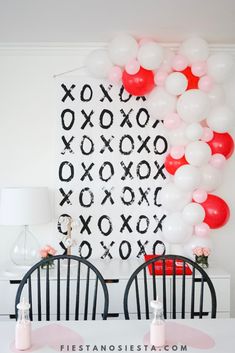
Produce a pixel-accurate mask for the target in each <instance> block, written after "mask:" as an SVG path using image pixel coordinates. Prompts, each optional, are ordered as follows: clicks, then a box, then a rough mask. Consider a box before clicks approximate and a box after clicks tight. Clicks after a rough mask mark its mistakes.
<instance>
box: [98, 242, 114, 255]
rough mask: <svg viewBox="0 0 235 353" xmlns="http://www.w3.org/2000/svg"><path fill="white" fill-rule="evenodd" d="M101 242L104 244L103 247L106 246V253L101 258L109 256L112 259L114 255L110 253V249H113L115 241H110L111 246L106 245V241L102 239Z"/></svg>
mask: <svg viewBox="0 0 235 353" xmlns="http://www.w3.org/2000/svg"><path fill="white" fill-rule="evenodd" d="M100 244H101V245H102V246H103V248H104V250H105V252H104V254H103V255H102V256H101V259H105V258H106V257H107V256H108V257H109V258H110V259H112V258H113V257H112V255H111V254H110V249H111V247H112V246H113V245H114V244H115V241H112V242H111V243H110V245H109V247H107V246H106V245H104V242H103V241H101V242H100Z"/></svg>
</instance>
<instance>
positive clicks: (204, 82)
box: [198, 76, 213, 92]
mask: <svg viewBox="0 0 235 353" xmlns="http://www.w3.org/2000/svg"><path fill="white" fill-rule="evenodd" d="M198 88H199V89H200V90H201V91H203V92H210V91H211V90H212V88H213V81H212V79H211V78H210V76H202V77H201V78H200V80H199V81H198Z"/></svg>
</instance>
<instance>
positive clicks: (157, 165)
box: [153, 161, 166, 180]
mask: <svg viewBox="0 0 235 353" xmlns="http://www.w3.org/2000/svg"><path fill="white" fill-rule="evenodd" d="M154 164H155V166H156V167H157V174H156V175H155V176H154V177H153V179H155V180H156V179H157V178H158V177H159V175H161V177H162V179H164V180H165V179H166V176H165V174H164V172H163V170H164V168H165V166H164V164H163V165H162V166H161V167H160V165H159V164H158V162H157V161H155V162H154Z"/></svg>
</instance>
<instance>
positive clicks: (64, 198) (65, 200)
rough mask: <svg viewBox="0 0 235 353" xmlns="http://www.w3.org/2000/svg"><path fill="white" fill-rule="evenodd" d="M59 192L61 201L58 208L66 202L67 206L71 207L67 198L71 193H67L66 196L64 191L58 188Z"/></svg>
mask: <svg viewBox="0 0 235 353" xmlns="http://www.w3.org/2000/svg"><path fill="white" fill-rule="evenodd" d="M59 191H60V192H61V194H62V196H63V199H62V200H61V201H60V206H63V204H64V203H65V202H66V203H67V204H68V205H72V202H71V201H70V199H69V197H70V196H71V195H72V193H73V191H72V190H69V192H68V193H67V194H66V193H65V192H64V189H62V188H60V189H59Z"/></svg>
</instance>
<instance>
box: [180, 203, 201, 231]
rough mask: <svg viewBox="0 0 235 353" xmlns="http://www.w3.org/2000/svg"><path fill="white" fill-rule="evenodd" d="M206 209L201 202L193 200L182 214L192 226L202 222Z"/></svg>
mask: <svg viewBox="0 0 235 353" xmlns="http://www.w3.org/2000/svg"><path fill="white" fill-rule="evenodd" d="M205 214H206V213H205V210H204V208H203V207H202V206H201V205H199V203H195V202H191V203H189V204H188V205H187V206H185V207H184V209H183V212H182V216H183V219H184V221H185V222H186V223H188V224H191V225H192V226H194V225H196V224H200V223H202V222H203V220H204V218H205Z"/></svg>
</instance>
